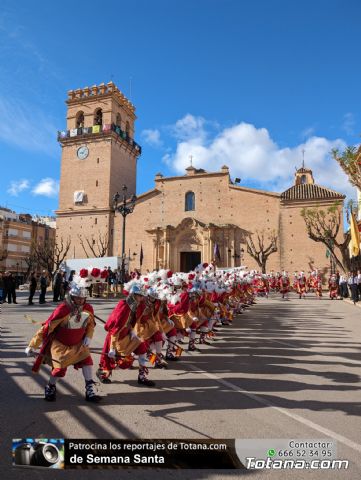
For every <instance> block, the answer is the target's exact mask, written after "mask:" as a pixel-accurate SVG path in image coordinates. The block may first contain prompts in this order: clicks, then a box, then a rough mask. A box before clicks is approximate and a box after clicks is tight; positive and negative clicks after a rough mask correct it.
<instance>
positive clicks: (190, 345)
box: [188, 338, 198, 352]
mask: <svg viewBox="0 0 361 480" xmlns="http://www.w3.org/2000/svg"><path fill="white" fill-rule="evenodd" d="M195 343H196V341H195V339H193V338H190V339H189V343H188V352H197V351H198V349H197V347H196V346H195Z"/></svg>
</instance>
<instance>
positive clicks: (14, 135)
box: [0, 96, 59, 156]
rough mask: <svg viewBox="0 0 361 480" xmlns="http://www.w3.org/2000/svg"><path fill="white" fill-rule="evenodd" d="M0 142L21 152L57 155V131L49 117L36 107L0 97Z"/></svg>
mask: <svg viewBox="0 0 361 480" xmlns="http://www.w3.org/2000/svg"><path fill="white" fill-rule="evenodd" d="M0 117H1V118H3V119H6V121H4V122H2V125H1V129H0V141H3V142H6V143H9V144H12V145H15V146H17V147H19V148H21V149H23V150H30V151H40V152H44V153H47V154H49V155H51V156H56V155H59V149H58V146H57V141H56V132H57V129H56V127H55V125H54V123H53V121H52V119H51V118H50V117H48V116H47V115H46V114H45V113H44V112H43V111H41V110H39V109H38V108H37V107H35V106H32V105H28V104H26V103H25V102H22V101H20V100H16V99H14V98H10V99H9V98H5V97H4V96H3V97H0Z"/></svg>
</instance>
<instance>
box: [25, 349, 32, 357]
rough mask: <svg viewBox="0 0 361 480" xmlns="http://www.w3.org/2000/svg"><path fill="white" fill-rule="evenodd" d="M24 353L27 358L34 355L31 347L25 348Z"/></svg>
mask: <svg viewBox="0 0 361 480" xmlns="http://www.w3.org/2000/svg"><path fill="white" fill-rule="evenodd" d="M25 353H26V355H27V356H28V357H32V356H33V353H34V349H33V348H31V347H26V348H25Z"/></svg>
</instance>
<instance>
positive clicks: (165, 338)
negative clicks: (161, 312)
mask: <svg viewBox="0 0 361 480" xmlns="http://www.w3.org/2000/svg"><path fill="white" fill-rule="evenodd" d="M162 340H163V342H166V341H167V335H166V334H165V333H164V332H162Z"/></svg>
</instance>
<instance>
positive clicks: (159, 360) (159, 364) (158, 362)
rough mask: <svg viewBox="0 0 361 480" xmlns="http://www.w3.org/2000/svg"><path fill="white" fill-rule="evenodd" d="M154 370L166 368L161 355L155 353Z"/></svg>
mask: <svg viewBox="0 0 361 480" xmlns="http://www.w3.org/2000/svg"><path fill="white" fill-rule="evenodd" d="M154 368H168V365H167V362H166V361H165V360H164V357H163V355H162V354H161V353H159V354H158V353H157V358H156V360H155V363H154Z"/></svg>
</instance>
